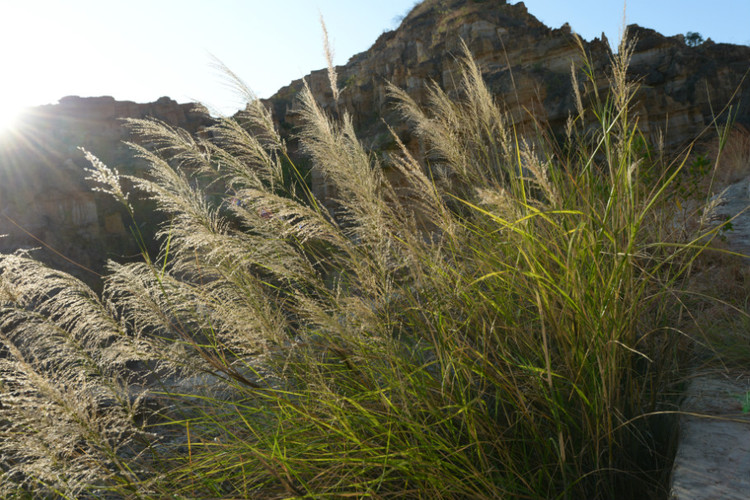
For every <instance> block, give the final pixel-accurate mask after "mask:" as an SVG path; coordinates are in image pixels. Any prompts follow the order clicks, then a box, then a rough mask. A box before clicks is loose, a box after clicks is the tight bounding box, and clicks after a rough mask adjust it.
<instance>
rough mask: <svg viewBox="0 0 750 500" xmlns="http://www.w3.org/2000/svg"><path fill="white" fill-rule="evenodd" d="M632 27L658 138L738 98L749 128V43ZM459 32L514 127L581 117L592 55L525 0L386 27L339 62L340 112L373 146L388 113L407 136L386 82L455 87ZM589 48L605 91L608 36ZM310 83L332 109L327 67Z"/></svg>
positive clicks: (429, 9)
mask: <svg viewBox="0 0 750 500" xmlns="http://www.w3.org/2000/svg"><path fill="white" fill-rule="evenodd" d="M629 34H630V37H632V39H634V40H635V47H634V53H633V57H632V60H631V64H630V71H629V73H628V77H629V79H630V80H631V81H634V82H638V83H639V84H640V90H639V92H638V94H637V99H636V101H635V102H634V112H635V114H636V115H637V117H638V121H639V125H640V127H641V129H642V131H643V132H644V133H645V134H646V136H647V138H648V139H650V140H651V141H652V143H653V144H655V145H656V144H663V145H664V147H665V148H666V149H667V150H668V151H672V152H674V151H678V150H679V149H680V147H681V146H684V145H685V144H687V143H688V142H689V141H691V140H692V139H694V138H695V137H696V136H697V135H698V134H700V132H701V131H702V130H703V129H704V128H705V127H706V125H708V124H709V123H710V122H711V121H712V119H713V118H714V117H715V116H717V115H718V114H719V113H720V112H721V111H722V110H724V109H725V106H727V105H728V104H733V105H734V108H733V113H735V115H734V119H735V120H737V121H738V122H739V123H741V124H743V125H745V126H748V125H750V79H745V80H743V77H744V76H745V75H746V73H747V72H748V69H750V47H747V46H735V45H728V44H716V43H713V42H711V41H706V42H705V43H703V44H701V45H700V46H698V47H689V46H687V45H686V44H685V41H684V39H683V37H682V36H675V37H665V36H663V35H661V34H659V33H657V32H655V31H653V30H650V29H646V28H641V27H639V26H635V25H633V26H630V27H629ZM462 40H463V41H464V42H465V43H466V44H467V46H468V48H469V49H470V50H471V52H472V54H473V56H474V58H475V59H476V60H477V62H478V63H479V65H480V66H481V68H482V70H483V75H484V78H485V80H486V81H487V83H488V84H489V87H490V89H491V90H492V91H493V93H494V94H495V96H496V97H497V99H498V100H499V101H500V102H501V103H502V104H503V105H504V106H505V108H506V109H507V111H508V113H509V116H510V117H511V120H512V122H513V124H514V125H515V126H516V127H517V129H519V130H521V131H523V130H524V128H525V127H527V126H529V125H531V124H532V121H533V120H532V117H536V118H539V119H542V120H543V121H546V122H547V123H549V124H550V127H551V130H552V131H553V132H554V133H558V134H561V135H562V133H563V131H564V127H565V122H566V121H567V118H568V116H569V115H571V114H575V100H574V95H573V89H572V84H571V64H573V65H574V66H575V67H576V68H577V70H578V72H579V82H583V81H584V78H583V74H582V73H581V67H582V63H583V56H582V53H581V50H580V48H579V47H578V45H577V44H576V42H575V39H574V35H573V34H572V33H571V29H570V27H569V26H568V25H563V26H562V27H560V28H558V29H551V28H548V27H547V26H545V25H544V24H542V23H541V22H540V21H538V20H537V19H536V18H535V17H534V16H533V15H531V14H530V13H529V12H528V11H527V9H526V7H525V6H524V4H523V3H518V4H515V5H509V4H507V3H506V2H505V1H502V0H494V1H482V0H426V1H424V2H422V3H421V4H419V5H417V6H416V7H415V8H414V9H413V10H412V11H411V12H410V13H409V14H408V15H407V16H406V17H405V18H404V20H403V21H402V23H401V25H400V27H399V28H398V29H397V30H395V31H391V32H387V33H384V34H383V35H381V36H380V38H378V40H377V41H376V42H375V44H374V45H373V46H372V47H371V48H370V49H369V50H367V51H366V52H363V53H361V54H357V55H355V56H354V57H352V58H351V59H350V60H349V62H348V63H347V64H346V65H344V66H341V67H338V68H337V71H338V75H339V81H338V85H339V88H340V89H341V92H340V98H339V102H338V109H339V110H346V111H348V112H349V113H350V114H351V115H352V117H353V119H354V123H355V126H356V127H357V129H358V132H359V134H360V138H361V139H362V140H363V141H364V143H365V144H366V145H369V146H371V147H372V148H373V149H375V150H380V149H383V148H386V149H387V148H389V147H392V146H394V144H393V141H392V140H391V137H390V134H389V133H388V131H387V129H386V127H385V125H384V123H383V119H384V120H385V121H386V122H388V123H389V124H391V125H393V126H397V131H398V132H399V134H400V135H402V140H404V142H405V143H407V144H408V143H409V142H410V139H411V138H410V136H409V134H408V130H407V129H406V128H405V127H403V126H400V127H398V125H399V123H400V122H402V121H403V120H401V119H400V118H399V117H398V116H397V115H396V112H395V111H394V110H393V107H392V104H391V101H390V100H389V97H388V92H387V83H388V82H392V83H393V84H394V85H396V86H398V87H400V88H404V89H406V90H407V91H408V92H409V94H410V95H411V96H412V97H414V98H416V99H417V100H418V102H419V101H421V102H424V100H425V95H426V92H425V91H426V89H427V86H428V84H429V83H430V82H436V83H437V84H439V85H440V86H442V87H443V88H445V89H451V88H452V87H453V85H454V80H455V79H456V77H457V71H456V69H457V62H456V57H457V56H460V55H461V53H462V50H461V43H462ZM583 48H584V49H585V52H586V54H587V56H588V59H589V60H590V62H591V64H592V67H593V70H594V71H595V73H596V74H597V75H598V76H599V80H598V81H597V86H598V87H599V90H600V91H606V90H607V88H608V86H609V80H608V78H607V75H608V74H609V73H610V66H611V65H610V58H611V51H610V48H609V43H608V41H607V40H606V38H605V37H604V35H602V37H601V38H599V39H594V40H593V41H590V42H586V41H584V42H583ZM305 80H306V81H307V83H308V85H309V86H310V88H311V90H312V91H313V93H314V94H315V95H316V96H317V98H318V100H319V102H320V103H321V105H322V106H323V107H324V108H326V109H328V110H329V111H331V112H333V110H334V109H336V103H334V101H333V95H332V92H331V90H330V85H329V83H328V75H327V71H326V70H320V71H315V72H313V73H311V74H309V75H307V76H306V77H305ZM302 86H303V81H302V80H297V81H294V82H292V83H291V84H290V85H289V86H287V87H284V88H282V89H281V90H279V92H278V93H277V94H276V95H274V96H272V97H271V98H270V99H269V100H268V103H269V104H270V105H271V106H272V107H273V110H274V112H275V116H276V117H277V119H278V121H279V123H280V125H281V128H282V130H285V129H286V130H291V129H293V127H294V126H295V125H297V120H298V118H297V116H296V113H295V109H296V105H295V96H296V95H297V93H298V92H299V91H300V90H301V88H302ZM720 119H722V120H726V115H724V116H722V117H720ZM413 145H414V144H413ZM318 181H321V180H319V179H318ZM321 182H322V181H321ZM319 187H320V186H319ZM318 192H321V189H318Z"/></svg>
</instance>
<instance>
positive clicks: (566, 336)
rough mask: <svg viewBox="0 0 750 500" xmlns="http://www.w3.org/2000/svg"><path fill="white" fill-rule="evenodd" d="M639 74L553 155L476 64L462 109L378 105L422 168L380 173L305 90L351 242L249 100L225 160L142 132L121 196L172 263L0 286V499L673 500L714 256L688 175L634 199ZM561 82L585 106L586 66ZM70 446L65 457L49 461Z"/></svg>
mask: <svg viewBox="0 0 750 500" xmlns="http://www.w3.org/2000/svg"><path fill="white" fill-rule="evenodd" d="M630 53H631V52H630V49H629V46H628V45H623V46H622V47H621V48H620V51H619V53H618V56H617V57H615V58H614V59H613V65H614V71H613V74H612V79H611V95H608V96H604V95H599V94H597V93H593V94H583V95H578V96H577V101H580V102H581V106H587V107H588V111H586V110H582V111H581V112H580V113H579V114H578V116H577V117H571V120H570V122H569V126H568V139H567V141H568V142H567V143H565V144H558V143H555V142H550V141H547V140H545V139H544V136H539V137H526V138H525V139H524V138H521V131H518V130H515V129H514V128H513V127H512V126H511V125H510V124H509V121H508V120H507V119H506V117H505V115H504V113H503V111H502V108H501V106H500V105H499V103H496V102H495V101H494V99H493V97H492V95H491V93H490V92H489V90H488V89H487V87H486V86H485V84H484V82H483V81H482V78H481V71H480V69H479V67H478V66H477V65H476V63H475V62H474V61H473V59H472V58H471V55H470V53H469V51H468V49H466V47H464V54H463V57H462V59H461V61H460V62H461V71H462V73H461V75H462V77H461V78H460V79H459V82H460V88H459V89H457V93H456V95H453V94H449V93H447V92H446V91H444V90H442V89H440V88H438V87H432V88H431V89H430V90H429V99H428V103H427V106H426V108H422V107H421V106H420V105H418V104H417V103H416V102H414V101H413V100H412V99H411V98H410V97H409V95H408V94H407V93H406V92H404V91H401V90H399V89H396V88H391V93H392V96H393V98H394V99H395V100H396V102H397V103H398V106H399V108H400V109H401V111H402V112H403V114H404V118H405V119H406V120H408V121H409V122H410V123H411V125H412V126H413V127H414V130H415V131H416V134H417V135H418V136H419V138H420V140H421V141H423V143H424V144H425V146H426V148H427V150H428V152H429V153H428V155H427V158H426V159H425V160H424V161H422V160H421V159H418V158H415V157H414V156H412V154H411V153H410V152H409V151H408V150H407V149H406V148H405V147H402V149H401V151H400V154H397V155H392V156H391V157H390V158H386V159H384V157H382V156H379V155H376V154H375V153H373V152H370V151H368V150H366V149H365V148H364V147H363V146H362V145H361V143H360V142H359V141H358V140H357V137H356V133H355V131H354V127H353V124H352V120H351V118H350V117H349V116H348V115H347V114H346V113H344V112H342V113H341V116H340V118H339V119H335V120H334V119H332V118H331V117H329V116H327V115H326V113H325V112H324V111H323V110H322V109H321V108H320V107H319V105H318V104H317V102H316V100H315V98H314V96H313V95H312V93H311V91H310V89H309V88H307V87H305V89H304V90H303V92H302V94H301V97H300V100H299V106H300V115H301V117H302V119H303V121H304V125H303V126H302V127H301V129H300V130H299V131H298V139H299V142H300V146H301V148H300V149H301V151H302V152H303V153H304V154H305V155H307V157H308V158H309V160H310V161H311V163H312V168H314V169H317V170H319V171H320V172H321V173H322V174H323V176H321V177H322V178H325V179H326V180H327V182H329V183H331V185H332V186H333V187H334V188H335V189H333V190H332V192H336V193H338V198H337V199H336V200H335V203H336V206H337V210H336V217H334V216H333V215H332V214H331V213H329V212H328V211H327V210H326V209H325V208H323V204H322V203H321V200H317V199H315V198H314V196H313V195H312V192H311V190H310V189H309V188H308V186H307V185H306V184H305V182H304V178H303V176H302V175H301V174H300V172H299V171H298V169H297V168H296V166H295V163H294V162H293V161H292V160H291V159H290V156H289V154H288V152H287V149H286V145H285V142H284V141H283V140H282V138H281V137H280V136H279V134H278V132H277V131H276V130H275V129H274V126H273V120H272V118H271V116H270V113H269V111H268V110H267V109H266V108H265V107H264V106H263V105H262V104H261V103H260V102H259V101H257V100H253V101H252V102H250V103H249V105H248V107H247V108H246V110H245V111H244V112H243V113H241V115H240V116H239V117H237V119H236V120H235V119H223V120H221V121H220V122H219V123H218V124H217V125H216V126H215V127H213V129H212V130H210V131H208V132H207V133H206V134H204V135H203V137H210V139H205V138H193V137H190V136H189V135H187V134H186V133H184V132H183V131H179V130H174V129H172V128H169V127H167V126H166V125H164V124H162V123H159V122H156V121H152V120H131V121H130V126H131V127H132V128H133V130H134V131H135V132H136V133H137V134H138V135H140V136H141V138H142V141H143V143H149V144H152V145H153V146H154V148H153V149H151V150H149V149H147V148H145V147H143V146H138V145H135V144H133V145H131V146H132V147H133V149H134V151H135V154H136V155H137V156H138V157H140V158H142V159H143V160H145V161H146V162H147V163H148V165H149V171H148V176H147V177H145V178H131V179H130V181H132V182H133V183H134V185H135V186H136V187H138V188H139V189H141V190H143V191H144V192H146V193H148V195H149V196H151V197H152V198H153V199H154V200H155V202H156V203H157V206H158V209H159V210H161V211H163V212H164V213H166V214H167V215H168V216H169V221H170V222H169V223H168V224H166V225H165V226H164V227H163V228H162V231H161V233H160V237H161V241H162V252H161V254H160V255H158V256H156V257H154V256H151V257H149V258H147V259H145V262H143V263H140V264H128V265H118V264H114V263H112V264H111V265H110V274H109V275H108V277H107V278H106V284H105V290H104V295H103V298H101V299H100V298H97V297H96V296H94V295H93V294H92V293H91V292H90V291H88V290H86V289H85V287H83V288H82V285H81V284H80V283H78V282H75V281H73V280H72V279H69V278H67V277H64V276H62V275H61V273H55V272H53V271H49V270H45V269H44V268H42V267H40V266H39V265H38V264H36V263H34V262H33V261H31V260H29V259H27V258H25V257H18V256H3V257H2V261H0V262H1V263H2V266H3V274H2V275H1V276H0V284H1V285H2V287H1V288H0V294H1V295H0V304H2V311H0V314H1V315H2V316H0V317H2V318H3V320H2V331H3V334H2V337H1V338H0V339H1V340H2V342H3V344H4V346H5V358H4V360H3V365H2V366H3V370H4V374H3V379H4V380H6V381H10V382H4V385H3V387H2V389H3V391H4V393H5V395H6V397H5V398H4V399H3V401H2V405H1V406H0V415H1V416H0V429H2V433H3V434H2V436H0V450H2V452H3V462H2V469H1V470H2V474H3V476H2V484H3V485H7V486H4V487H5V488H6V491H11V490H14V491H27V492H41V493H44V494H61V495H64V496H68V497H80V496H86V495H88V496H92V497H96V496H102V495H105V494H112V495H123V496H128V495H135V496H139V495H140V496H144V497H159V496H162V497H165V496H170V497H174V496H176V497H186V498H196V497H204V498H216V497H255V498H276V497H295V498H297V497H310V498H313V497H314V498H326V497H339V496H352V497H366V496H372V497H407V498H430V499H433V498H508V497H512V498H516V497H518V498H613V497H617V498H627V497H631V498H643V495H644V492H645V491H649V490H654V489H658V487H659V486H658V484H656V482H657V480H656V479H655V477H658V471H659V467H663V466H664V464H665V463H667V461H668V456H667V455H668V453H669V450H668V449H666V443H668V442H669V434H668V433H666V432H665V431H664V430H663V425H664V421H663V417H659V416H658V414H659V413H660V411H661V410H664V409H669V408H670V406H669V405H670V403H671V400H670V394H671V393H672V392H673V391H674V386H673V385H674V383H675V379H676V376H677V375H678V370H679V364H678V361H679V355H680V353H681V352H682V351H681V344H680V342H681V341H683V339H684V337H683V335H682V333H681V332H679V331H677V330H676V328H675V325H678V324H679V320H680V318H681V311H682V307H683V301H682V299H681V297H682V295H683V293H685V290H684V288H685V286H686V281H685V279H686V278H687V276H688V274H689V269H690V266H691V264H692V263H693V262H694V259H695V256H696V255H698V254H699V253H700V252H701V250H702V246H701V245H702V244H705V243H700V244H699V243H697V242H705V241H707V240H708V239H709V238H710V236H711V234H714V233H709V234H708V235H688V237H687V239H685V233H684V232H682V231H678V230H677V228H676V227H675V224H674V220H675V218H674V211H675V210H676V208H675V207H674V206H673V204H670V203H669V202H668V199H669V198H668V197H667V196H666V193H667V192H668V191H669V190H670V183H672V182H674V179H675V178H676V176H677V175H678V174H679V167H678V168H677V169H676V170H675V169H674V168H671V169H667V168H664V169H663V172H666V173H667V174H665V175H658V173H657V174H656V175H654V173H653V172H650V173H649V177H648V178H649V183H646V182H644V180H643V178H644V176H645V174H644V173H643V172H642V163H643V161H644V158H643V155H642V153H641V152H640V150H639V149H638V148H637V147H636V146H637V144H639V141H642V139H643V138H642V137H641V136H640V134H639V131H638V129H637V127H636V125H635V123H634V122H632V121H631V119H630V118H629V114H628V109H629V105H630V102H631V99H632V98H633V94H634V92H635V91H636V88H635V87H634V85H633V84H632V83H631V82H629V81H628V80H627V78H626V67H627V64H628V57H629V54H630ZM573 72H574V74H582V75H584V76H585V77H586V78H588V79H589V80H590V82H591V83H592V84H594V85H593V88H597V86H596V82H597V81H598V80H597V76H596V75H594V74H593V70H592V68H591V67H590V66H584V67H582V68H574V69H573ZM579 72H580V73H579ZM333 83H334V85H335V82H333ZM588 116H593V117H595V119H596V121H594V122H591V123H589V122H587V121H585V120H587V118H586V117H588ZM394 140H395V141H396V142H397V143H398V144H400V142H399V139H398V137H394ZM383 162H388V164H389V166H391V167H393V169H394V170H395V171H396V172H397V173H398V174H399V176H400V179H399V181H400V182H399V183H398V184H397V185H392V184H390V183H389V182H388V181H387V179H386V178H385V176H384V175H383V173H382V167H383ZM94 165H95V168H96V170H97V171H98V172H107V171H108V170H106V168H105V167H104V166H103V165H100V164H99V163H97V161H96V160H95V158H94ZM657 166H658V165H657ZM102 179H104V177H102ZM105 180H106V179H105ZM110 180H111V179H110ZM118 181H119V179H118ZM108 186H109V188H110V189H111V190H114V191H116V195H117V197H118V198H120V199H121V201H123V202H125V203H126V195H125V194H124V193H122V192H121V191H118V190H119V182H117V183H114V181H112V182H108ZM13 266H16V267H19V266H20V267H19V269H20V268H23V269H27V271H24V272H10V271H8V269H15V268H14V267H13ZM66 280H67V281H66ZM17 402H18V404H17ZM29 402H31V403H29ZM32 403H33V405H36V406H33V405H32ZM19 405H20V406H19ZM45 405H46V406H45ZM41 407H44V408H48V409H49V411H48V412H47V413H44V415H45V416H44V417H43V418H42V419H41V420H31V417H29V416H28V415H26V413H24V412H25V411H27V410H28V409H34V411H36V408H41ZM19 415H20V416H21V417H22V418H20V417H19ZM19 418H20V419H19ZM62 424H65V425H66V426H67V427H64V428H65V429H72V430H71V431H69V432H67V434H66V435H67V436H68V437H69V438H70V439H67V440H58V441H55V448H51V449H47V448H45V447H44V446H43V443H45V442H48V440H49V439H50V438H48V437H47V435H46V434H45V433H47V432H51V429H55V428H59V429H63V427H61V425H62ZM73 438H75V439H73ZM27 440H35V441H34V443H33V444H34V446H36V448H33V447H30V448H29V450H30V451H29V452H28V453H26V454H24V453H23V450H24V448H23V446H27V445H26V444H25V443H26V442H27ZM28 446H30V445H28Z"/></svg>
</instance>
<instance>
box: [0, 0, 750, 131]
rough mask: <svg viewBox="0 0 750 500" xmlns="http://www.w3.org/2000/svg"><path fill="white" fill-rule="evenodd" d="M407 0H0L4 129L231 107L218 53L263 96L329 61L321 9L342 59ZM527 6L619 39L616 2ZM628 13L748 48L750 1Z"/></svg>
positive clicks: (636, 1) (666, 0) (391, 25)
mask: <svg viewBox="0 0 750 500" xmlns="http://www.w3.org/2000/svg"><path fill="white" fill-rule="evenodd" d="M489 1H495V0H489ZM498 1H499V0H498ZM415 3H416V2H415V0H374V1H372V0H127V1H123V0H106V1H105V0H0V68H2V70H1V71H2V74H1V75H0V126H1V125H2V123H3V122H4V121H8V120H9V119H10V118H11V117H12V115H13V114H14V113H15V111H16V110H17V108H19V107H20V106H35V105H41V104H48V103H56V102H57V101H58V100H59V99H60V98H61V97H64V96H67V95H79V96H83V97H89V96H101V95H111V96H114V97H115V99H118V100H131V101H136V102H151V101H154V100H156V99H158V98H159V97H161V96H164V95H168V96H170V97H172V98H173V99H175V100H177V101H178V102H189V101H200V102H202V103H204V104H206V105H207V106H208V107H209V109H211V110H213V111H214V113H227V114H229V113H232V112H234V111H235V110H237V109H239V108H240V107H242V102H241V101H240V100H239V98H238V97H237V95H236V93H234V92H233V91H232V90H231V89H230V88H229V87H228V85H227V81H226V78H225V77H223V76H222V75H221V73H220V72H219V71H218V70H217V69H216V68H215V67H214V66H213V61H214V59H215V58H216V59H218V60H220V61H222V62H223V63H224V64H225V65H226V66H227V67H229V68H230V69H231V70H232V71H233V72H234V73H236V74H237V75H238V76H239V77H240V78H242V79H243V80H244V81H245V82H246V83H247V84H248V85H249V86H250V88H252V89H253V90H254V92H255V93H256V94H257V95H258V96H259V97H268V96H270V95H272V94H273V93H274V92H275V91H276V90H278V89H279V88H281V87H283V86H284V85H287V84H288V83H289V82H291V81H292V80H294V79H297V78H300V77H302V76H304V75H305V74H307V73H309V72H310V71H311V70H314V69H320V68H323V67H325V64H326V63H325V58H324V56H323V45H322V34H321V28H320V21H319V19H320V16H321V15H322V16H323V18H324V19H325V22H326V25H327V28H328V33H329V36H330V42H331V45H332V48H333V50H334V63H335V64H339V65H340V64H345V63H346V62H347V60H348V59H349V58H350V57H351V56H352V55H354V54H357V53H359V52H362V51H364V50H366V49H367V48H369V47H370V45H372V44H373V43H374V42H375V40H376V39H377V37H378V36H379V35H380V34H382V33H383V32H384V31H386V30H391V29H395V28H396V27H398V24H399V22H400V19H401V18H402V17H403V16H404V15H405V14H406V13H407V12H408V11H409V10H410V9H411V7H412V6H413V5H414V4H415ZM510 3H517V2H516V1H515V0H511V2H510ZM525 4H526V6H527V8H528V9H529V11H530V12H531V13H532V14H533V15H535V16H536V17H537V18H539V19H540V20H541V21H543V22H544V23H545V24H547V25H548V26H551V27H553V28H556V27H559V26H561V25H562V24H563V23H564V22H568V23H569V24H570V25H571V26H572V28H573V30H574V31H576V32H577V33H579V34H580V35H581V36H583V38H585V39H587V40H591V39H592V38H594V37H597V36H599V35H600V34H601V32H602V31H605V32H606V33H607V37H608V38H609V39H610V42H612V43H615V41H616V40H617V39H618V36H619V31H620V27H621V26H622V15H623V2H622V0H526V2H525ZM627 20H628V22H629V23H638V24H640V25H642V26H647V27H651V28H654V29H656V30H658V31H660V32H662V33H664V34H666V35H674V34H678V33H685V32H687V31H697V32H700V33H701V34H702V35H703V36H704V37H710V38H711V39H713V40H714V41H717V42H730V43H740V44H748V45H750V27H749V26H748V21H749V20H750V0H710V1H709V0H700V1H699V0H629V1H628V4H627Z"/></svg>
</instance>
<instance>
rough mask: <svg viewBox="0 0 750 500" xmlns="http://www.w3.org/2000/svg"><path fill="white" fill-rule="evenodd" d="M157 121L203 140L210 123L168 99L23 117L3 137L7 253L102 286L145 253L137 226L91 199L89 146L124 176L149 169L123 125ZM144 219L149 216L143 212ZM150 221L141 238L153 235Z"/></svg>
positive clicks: (93, 104)
mask: <svg viewBox="0 0 750 500" xmlns="http://www.w3.org/2000/svg"><path fill="white" fill-rule="evenodd" d="M145 117H154V118H158V119H160V120H163V121H165V122H167V123H169V124H171V125H175V126H178V127H182V128H185V129H187V130H189V131H191V132H197V131H198V130H199V129H201V128H202V127H205V126H206V125H208V124H210V123H211V118H210V116H209V115H208V113H207V112H206V110H205V109H204V108H203V107H201V106H199V105H195V104H178V103H176V102H175V101H173V100H172V99H169V98H168V97H162V98H161V99H159V100H157V101H156V102H152V103H148V104H136V103H134V102H127V101H126V102H118V101H115V100H114V99H113V98H112V97H95V98H80V97H65V98H63V99H61V100H60V102H59V104H55V105H48V106H40V107H37V108H33V109H31V110H29V111H28V112H27V113H26V114H25V115H24V116H22V117H21V118H20V120H19V122H18V124H17V125H16V127H14V128H13V130H8V131H6V132H4V133H3V135H2V136H0V234H2V235H5V236H4V237H0V252H11V251H15V250H17V249H23V248H27V249H32V248H34V249H36V250H34V255H35V256H37V257H38V258H40V259H41V260H43V261H45V262H47V263H48V264H50V265H52V266H54V267H56V268H58V269H63V270H65V271H68V272H71V273H73V274H74V275H76V276H79V277H81V278H82V279H84V280H85V281H87V282H88V283H89V284H93V285H97V284H98V277H97V273H101V272H102V270H103V268H104V264H105V262H106V260H107V259H110V258H113V259H116V260H125V259H128V258H131V257H133V256H138V255H139V252H140V249H139V247H138V245H137V243H136V239H135V237H134V236H133V235H132V234H131V231H130V230H129V229H128V228H129V227H130V226H131V225H132V224H133V222H132V221H131V220H130V219H129V216H128V214H127V212H126V211H125V210H124V209H123V207H121V206H119V205H118V204H117V203H116V202H115V201H114V200H113V199H111V197H110V196H108V195H105V194H102V193H97V192H94V191H92V189H91V188H92V185H91V184H90V183H89V182H86V181H85V180H84V179H85V171H84V168H85V167H88V166H89V165H88V162H87V161H86V160H85V159H84V157H83V154H82V153H81V151H79V150H78V147H79V146H82V147H84V148H86V149H88V150H89V151H91V152H93V153H94V154H96V155H97V156H99V157H100V158H101V159H102V160H103V161H104V162H105V163H106V164H107V165H109V166H110V167H114V168H117V169H118V170H119V172H120V173H121V174H134V173H137V172H138V170H139V169H141V168H143V165H140V164H139V163H138V162H137V161H136V160H134V158H133V155H132V154H131V152H130V151H129V150H128V148H127V147H126V146H125V145H124V144H123V142H122V141H124V140H128V139H130V137H129V133H128V130H127V129H126V128H125V126H124V123H123V122H122V121H121V120H120V119H121V118H145ZM139 212H141V215H143V212H144V211H139ZM152 222H153V221H150V220H149V219H148V218H147V219H141V220H139V221H138V223H139V225H141V228H140V229H141V231H143V232H144V233H146V234H153V232H154V230H153V227H152Z"/></svg>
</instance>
